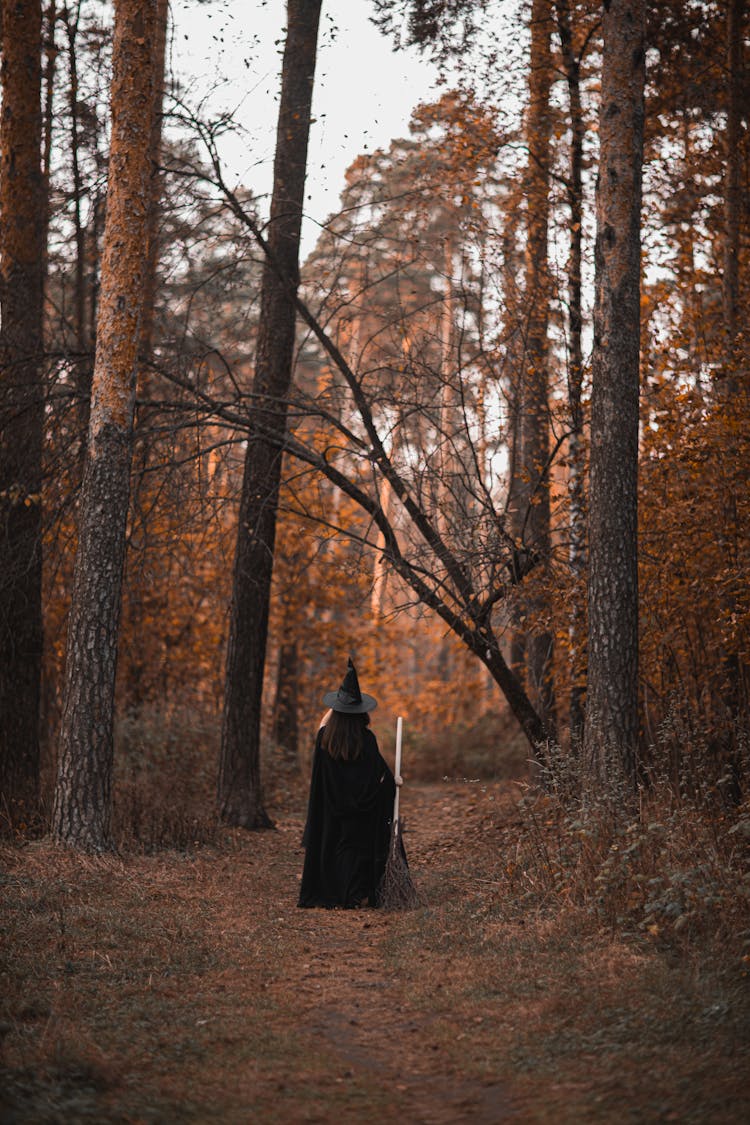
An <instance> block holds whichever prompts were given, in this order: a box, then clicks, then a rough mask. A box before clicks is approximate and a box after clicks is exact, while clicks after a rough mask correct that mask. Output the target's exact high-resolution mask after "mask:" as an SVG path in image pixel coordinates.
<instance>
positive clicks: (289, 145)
mask: <svg viewBox="0 0 750 1125" xmlns="http://www.w3.org/2000/svg"><path fill="white" fill-rule="evenodd" d="M320 7H321V0H289V2H288V11H287V38H286V46H285V49H284V61H283V67H282V84H281V103H280V106H279V122H278V132H277V137H276V157H275V162H274V185H273V195H272V199H271V218H270V223H269V227H268V244H269V247H270V249H271V251H272V253H273V258H274V263H275V266H276V267H277V268H278V269H279V270H280V272H281V274H282V276H281V277H280V276H279V275H278V273H277V272H276V269H275V268H272V267H271V266H270V265H269V264H268V263H266V265H265V266H264V270H263V283H262V290H261V310H260V326H259V331H258V345H257V356H256V369H255V378H254V381H253V394H254V396H255V407H254V409H255V411H256V415H257V417H258V419H259V421H260V422H261V423H262V425H263V427H264V429H266V430H267V431H269V432H270V434H271V435H273V434H280V435H281V434H283V433H284V430H285V429H286V414H287V409H286V397H287V395H288V392H289V386H290V383H291V376H292V358H293V352H294V328H295V308H294V302H293V299H292V294H291V292H290V289H291V290H292V291H293V292H295V293H296V289H297V286H298V284H299V238H300V226H301V222H302V207H303V203H304V184H305V170H306V165H307V143H308V136H309V132H310V107H311V103H312V91H313V80H314V75H315V57H316V51H317V38H318V23H319V19H320ZM281 461H282V454H281V450H280V448H279V445H278V443H276V442H274V441H273V440H270V439H269V440H267V439H266V438H258V437H255V438H252V439H251V441H250V442H249V444H248V449H247V455H246V458H245V471H244V477H243V482H242V496H241V500H240V516H239V525H238V529H237V546H236V551H235V563H234V581H233V591H232V609H231V616H230V625H229V643H228V649H227V666H226V680H225V696H224V714H223V721H222V739H221V757H220V762H219V781H218V805H219V812H220V815H221V817H222V819H223V820H224V821H226V823H228V824H233V825H238V826H240V827H243V828H250V829H254V828H265V827H269V826H270V820H269V818H268V815H267V814H266V811H265V809H264V808H263V798H262V791H261V781H260V719H261V700H262V695H263V671H264V666H265V654H266V640H267V635H268V607H269V598H270V591H271V576H272V571H273V553H274V541H275V536H276V511H277V506H278V495H279V481H280V476H281Z"/></svg>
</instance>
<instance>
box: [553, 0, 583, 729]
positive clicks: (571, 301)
mask: <svg viewBox="0 0 750 1125" xmlns="http://www.w3.org/2000/svg"><path fill="white" fill-rule="evenodd" d="M556 12H557V28H558V33H559V36H560V48H561V52H562V58H563V66H564V68H565V77H566V81H567V85H568V103H569V111H570V134H571V135H570V166H569V173H568V176H569V179H568V185H567V198H568V206H569V208H570V258H569V261H568V349H569V354H568V404H569V407H570V439H569V441H568V496H569V500H570V508H569V524H570V547H569V551H568V561H569V564H570V573H571V578H572V580H573V591H574V592H573V604H572V607H571V613H570V624H569V626H568V629H569V645H570V655H569V668H570V714H569V719H568V726H569V730H570V741H571V745H572V746H580V744H581V741H582V739H583V715H584V711H583V701H584V698H585V695H586V688H585V674H586V673H585V641H586V614H585V608H584V601H583V598H582V597H579V596H577V592H578V590H579V588H582V586H583V576H584V574H585V570H586V509H585V491H584V472H585V448H584V440H583V407H582V403H581V391H582V385H583V346H582V341H581V331H582V327H583V316H582V305H583V301H582V281H581V262H582V247H583V137H584V123H583V110H582V107H581V81H580V69H581V60H580V58H579V57H578V56H576V54H575V52H574V49H573V34H572V27H571V18H570V5H569V3H568V0H556Z"/></svg>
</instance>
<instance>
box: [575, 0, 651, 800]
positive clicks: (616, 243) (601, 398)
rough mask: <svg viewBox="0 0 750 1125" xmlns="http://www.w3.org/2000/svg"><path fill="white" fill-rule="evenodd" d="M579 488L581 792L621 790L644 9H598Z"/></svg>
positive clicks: (632, 528) (629, 669)
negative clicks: (596, 151) (584, 510)
mask: <svg viewBox="0 0 750 1125" xmlns="http://www.w3.org/2000/svg"><path fill="white" fill-rule="evenodd" d="M603 37H604V47H603V56H602V93H601V105H600V110H599V139H600V155H599V175H598V178H597V185H596V221H597V233H596V247H595V266H596V292H595V307H594V350H593V358H592V394H591V477H590V484H589V583H588V607H589V629H588V695H587V704H586V730H585V743H584V749H585V755H586V759H587V762H588V764H589V766H590V782H591V784H594V785H596V784H601V783H604V782H606V781H607V780H608V779H610V780H616V778H617V776H618V775H619V776H620V777H624V779H625V781H626V782H627V783H628V784H629V785H631V786H633V785H634V784H635V781H636V756H637V745H638V554H637V484H638V392H639V330H640V247H641V239H640V211H641V170H642V162H643V117H644V110H643V88H644V77H645V59H644V0H610V2H609V3H605V5H604V14H603Z"/></svg>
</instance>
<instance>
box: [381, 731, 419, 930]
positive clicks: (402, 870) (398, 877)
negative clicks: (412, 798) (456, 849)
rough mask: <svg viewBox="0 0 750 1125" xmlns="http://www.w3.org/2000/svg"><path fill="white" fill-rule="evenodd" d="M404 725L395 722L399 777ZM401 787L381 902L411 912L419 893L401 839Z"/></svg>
mask: <svg viewBox="0 0 750 1125" xmlns="http://www.w3.org/2000/svg"><path fill="white" fill-rule="evenodd" d="M403 729H404V723H403V720H402V718H401V716H399V718H398V720H397V721H396V777H399V776H400V775H401V739H402V735H403ZM399 793H400V787H399V786H398V785H397V786H396V796H395V798H394V800H393V821H392V822H391V840H390V844H389V846H388V859H387V861H386V865H385V871H384V872H383V878H382V880H381V883H380V888H379V893H378V901H379V902H380V905H381V906H382V907H383V908H384V909H385V910H408V909H409V907H413V906H416V905H417V892H416V890H415V889H414V884H413V883H412V881H411V875H410V874H409V864H408V863H407V862H406V851H405V850H404V842H403V840H402V838H401V821H400V820H399V816H398V799H399Z"/></svg>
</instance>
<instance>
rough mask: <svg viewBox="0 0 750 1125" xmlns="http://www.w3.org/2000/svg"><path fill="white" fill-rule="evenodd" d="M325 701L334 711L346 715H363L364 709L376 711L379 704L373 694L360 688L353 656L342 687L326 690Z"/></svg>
mask: <svg viewBox="0 0 750 1125" xmlns="http://www.w3.org/2000/svg"><path fill="white" fill-rule="evenodd" d="M323 703H324V704H325V706H326V707H330V708H331V710H332V711H340V712H341V713H342V714H344V715H361V714H362V713H363V712H364V711H374V710H375V708H376V707H377V705H378V704H377V700H375V699H374V698H373V697H372V696H371V695H366V694H364V693H363V692H361V691H360V690H359V680H358V679H357V669H356V668H355V667H354V665H353V664H352V659H351V657H349V664H348V665H347V669H346V675H345V676H344V678H343V680H342V681H341V687H340V688H339V690H338V691H329V692H326V694H325V695H324V696H323Z"/></svg>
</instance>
